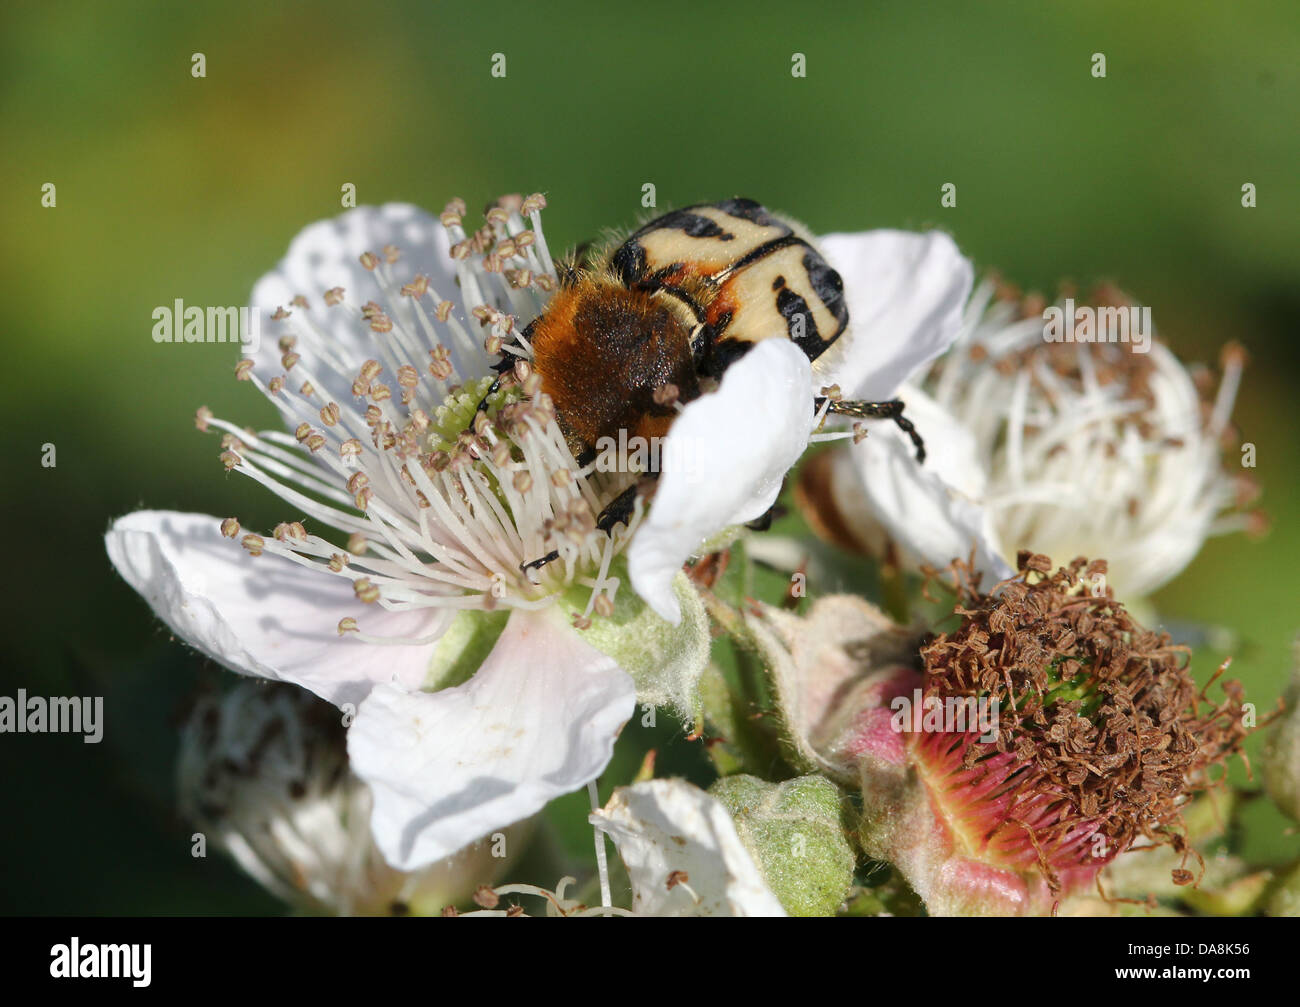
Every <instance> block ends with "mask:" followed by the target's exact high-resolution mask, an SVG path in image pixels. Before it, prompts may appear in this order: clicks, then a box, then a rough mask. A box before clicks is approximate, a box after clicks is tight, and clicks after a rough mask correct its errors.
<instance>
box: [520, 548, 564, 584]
mask: <svg viewBox="0 0 1300 1007" xmlns="http://www.w3.org/2000/svg"><path fill="white" fill-rule="evenodd" d="M559 558H560V550H559V549H552V550H551V551H550V552H548V553H547V554H546V555H545V556H543V557H542V558H541V559H530V560H529V561H528V562H527V563H520V564H519V572H520V573H522V574H523V575H524V576H525V577H527V578H528V579H529V580H531V579H532V578H531V577H528V572H529V571H530V570H540V569H541V568H542V567H544V566H546V564H547V563H554V562H555V561H556V560H557V559H559Z"/></svg>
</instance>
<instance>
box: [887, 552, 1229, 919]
mask: <svg viewBox="0 0 1300 1007" xmlns="http://www.w3.org/2000/svg"><path fill="white" fill-rule="evenodd" d="M1018 566H1019V570H1020V572H1019V574H1018V576H1017V577H1016V578H1014V579H1012V580H1010V581H1007V582H1004V583H1003V584H1001V585H999V587H998V589H997V590H995V591H993V592H992V593H989V594H980V593H978V591H977V589H975V588H974V587H972V582H971V580H970V579H969V578H968V576H967V575H968V574H969V571H968V570H964V569H961V568H960V566H959V565H955V567H954V569H955V572H956V573H957V574H958V576H957V577H956V579H955V582H956V590H957V593H958V605H957V607H956V613H957V614H958V615H960V616H961V617H962V623H961V626H960V627H959V628H958V629H956V630H954V631H953V632H951V633H944V634H942V635H940V636H938V637H936V638H935V639H934V640H933V641H931V642H930V643H928V644H927V645H926V646H924V647H923V648H922V650H921V657H922V660H923V662H924V685H923V690H924V693H925V695H926V696H927V698H928V697H931V696H933V697H936V698H939V699H941V700H947V699H948V698H950V697H952V698H967V697H973V698H975V699H977V700H979V701H980V702H983V703H988V704H992V705H994V707H995V709H996V710H997V713H998V728H997V731H996V737H995V738H994V739H992V740H987V739H986V738H983V739H982V736H981V735H980V733H979V732H978V730H975V729H972V730H966V731H922V732H917V733H912V734H909V735H908V738H907V742H908V746H909V754H910V757H911V760H912V761H913V762H914V764H915V765H917V767H918V769H919V771H920V773H921V776H922V778H923V779H924V781H925V783H926V785H927V787H928V790H929V793H930V797H931V801H932V803H933V805H934V808H935V811H936V813H937V815H938V817H939V818H940V819H941V820H942V821H943V822H945V823H946V824H947V825H948V827H949V829H950V830H951V832H952V834H953V835H952V838H953V841H954V844H955V845H956V846H957V847H958V848H959V849H960V850H961V851H962V853H963V855H965V856H969V857H972V858H974V859H977V860H979V861H981V862H983V863H986V864H989V865H992V866H997V867H1002V868H1007V869H1011V870H1013V871H1016V872H1021V873H1024V872H1031V871H1033V870H1034V869H1036V868H1037V869H1039V870H1041V872H1042V874H1043V876H1044V877H1045V878H1046V880H1047V883H1048V886H1049V888H1050V890H1051V892H1052V893H1053V895H1056V896H1059V895H1060V894H1061V893H1062V892H1067V891H1069V890H1072V889H1075V888H1077V887H1079V885H1080V884H1081V883H1086V882H1088V881H1091V880H1092V879H1094V878H1095V877H1096V875H1097V873H1098V872H1099V871H1100V869H1101V868H1102V867H1103V866H1104V865H1105V864H1106V863H1108V862H1109V861H1110V860H1112V859H1113V858H1114V857H1115V856H1117V855H1118V854H1119V853H1122V852H1123V851H1125V850H1127V849H1128V848H1129V847H1130V846H1131V845H1132V844H1133V843H1134V842H1135V841H1136V840H1138V839H1140V838H1141V839H1145V840H1147V841H1149V842H1152V843H1156V844H1164V843H1169V844H1172V845H1174V847H1175V849H1177V850H1179V852H1183V853H1184V854H1185V855H1184V857H1183V864H1181V865H1180V871H1181V872H1182V873H1183V876H1184V878H1185V880H1186V881H1189V882H1190V881H1191V880H1192V878H1193V875H1192V874H1191V873H1190V872H1187V871H1186V870H1185V864H1186V861H1187V858H1188V857H1189V856H1195V854H1194V851H1192V850H1191V849H1190V848H1189V847H1187V846H1186V845H1185V843H1184V842H1183V840H1182V835H1181V832H1180V829H1181V824H1182V823H1181V808H1182V806H1183V804H1184V803H1185V801H1186V798H1187V797H1188V795H1189V794H1190V793H1192V792H1194V791H1196V790H1200V789H1204V788H1205V787H1207V786H1209V785H1211V784H1212V783H1213V782H1214V781H1213V780H1212V779H1211V772H1210V770H1211V768H1212V767H1213V766H1214V765H1216V764H1219V763H1222V762H1223V761H1224V759H1225V758H1226V757H1227V756H1228V755H1229V754H1230V753H1232V752H1235V751H1237V750H1238V749H1239V747H1240V744H1241V741H1242V739H1243V738H1244V737H1245V735H1246V734H1247V733H1249V729H1248V728H1247V727H1246V726H1245V722H1244V718H1243V709H1242V707H1243V704H1242V690H1241V686H1240V684H1239V683H1237V682H1235V681H1228V682H1225V683H1223V686H1222V689H1223V692H1224V694H1225V698H1224V699H1223V700H1222V701H1221V702H1219V703H1217V704H1214V703H1211V702H1210V701H1209V700H1207V698H1206V690H1205V689H1198V688H1197V686H1196V683H1195V681H1194V680H1193V678H1192V675H1191V673H1190V671H1189V669H1188V663H1189V661H1188V652H1187V648H1185V647H1181V646H1175V645H1173V644H1171V642H1170V640H1169V637H1168V636H1167V635H1166V634H1163V633H1156V632H1152V631H1150V630H1147V629H1145V628H1143V627H1142V626H1140V625H1139V624H1138V623H1137V622H1135V621H1134V620H1133V618H1132V616H1130V615H1129V613H1128V612H1127V611H1126V610H1125V608H1124V606H1123V605H1122V604H1120V603H1119V602H1117V601H1116V600H1115V599H1114V597H1113V595H1112V592H1111V591H1110V589H1109V588H1108V587H1107V586H1106V585H1105V580H1104V575H1105V571H1106V564H1105V563H1104V562H1102V561H1093V562H1091V563H1090V562H1088V561H1087V560H1085V559H1082V558H1080V559H1076V560H1074V561H1073V562H1071V563H1070V564H1069V565H1068V566H1064V567H1060V568H1058V569H1057V570H1056V571H1055V572H1054V573H1053V572H1051V562H1050V561H1049V560H1048V558H1047V557H1045V556H1042V555H1033V554H1030V553H1027V552H1024V553H1021V555H1020V556H1019V560H1018ZM1225 668H1226V663H1225V665H1224V667H1223V668H1220V669H1219V672H1218V673H1216V674H1215V676H1214V678H1213V679H1211V681H1213V680H1214V679H1217V678H1218V677H1219V675H1220V674H1221V673H1222V672H1223V670H1224V669H1225ZM1206 688H1208V685H1207V687H1206Z"/></svg>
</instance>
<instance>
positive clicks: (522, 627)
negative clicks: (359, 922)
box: [348, 611, 636, 870]
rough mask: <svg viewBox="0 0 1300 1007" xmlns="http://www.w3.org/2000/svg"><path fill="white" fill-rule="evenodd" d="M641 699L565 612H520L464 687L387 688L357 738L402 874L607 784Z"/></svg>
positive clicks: (364, 713)
mask: <svg viewBox="0 0 1300 1007" xmlns="http://www.w3.org/2000/svg"><path fill="white" fill-rule="evenodd" d="M635 702H636V689H635V686H634V685H633V683H632V679H631V677H630V676H629V675H628V674H627V673H626V672H624V671H623V670H622V669H620V668H619V667H618V665H617V664H615V663H614V661H613V660H611V659H610V658H608V657H606V656H605V655H603V654H601V653H599V652H598V651H596V650H594V649H593V648H592V647H591V646H590V645H588V644H587V643H585V642H584V641H583V639H582V637H581V635H580V634H579V633H578V632H577V631H576V630H574V629H572V628H571V627H570V626H568V625H567V624H565V623H564V622H563V621H561V620H560V619H558V618H557V617H556V615H555V613H554V612H550V611H546V612H525V611H516V612H514V613H513V614H512V615H511V616H510V620H509V622H508V623H507V624H506V628H505V630H504V632H503V633H502V634H501V637H500V639H499V640H498V641H497V644H496V646H495V647H494V648H493V650H492V653H491V654H490V655H489V656H488V659H487V660H486V661H484V662H483V665H482V666H481V667H480V668H479V670H478V671H477V672H476V673H475V674H474V677H473V678H471V679H470V680H469V681H468V682H466V683H465V684H464V685H459V686H457V687H455V688H453V689H443V690H442V691H441V692H434V693H423V692H422V693H407V692H403V691H402V690H400V689H395V688H391V687H387V686H377V687H376V688H375V690H374V691H373V692H372V693H371V694H370V697H369V698H368V699H367V700H366V701H365V702H364V703H362V704H361V709H360V710H359V711H358V712H357V719H356V721H355V722H354V723H353V725H352V727H351V729H350V730H349V731H348V756H349V758H350V759H351V761H352V769H353V771H354V772H355V773H356V774H357V775H358V776H360V777H361V778H362V779H363V780H365V781H366V782H367V783H368V784H369V785H370V787H371V790H372V791H373V792H374V796H375V809H374V813H373V815H372V816H371V829H372V831H373V832H374V835H375V842H376V843H377V844H378V845H379V848H380V850H382V851H383V854H384V856H385V858H386V859H387V860H388V862H389V863H390V864H392V865H393V866H394V867H397V868H400V869H402V870H412V869H414V868H416V867H421V866H423V865H425V864H428V863H432V862H433V861H435V860H441V859H442V858H443V857H446V856H449V855H450V854H452V853H454V852H455V851H456V850H458V849H460V848H461V847H462V846H464V845H465V844H466V843H470V842H473V841H474V840H475V839H477V838H479V837H480V836H483V835H486V834H487V833H490V832H492V831H493V830H494V829H499V828H502V827H504V826H506V825H509V824H511V823H512V822H517V821H519V820H520V819H522V818H526V817H527V816H529V815H531V814H533V813H534V812H536V811H538V810H539V809H541V808H542V806H543V805H545V804H546V802H547V801H549V800H551V798H553V797H558V796H560V795H561V794H567V793H569V792H570V791H573V790H576V789H577V788H578V787H581V786H582V785H583V784H585V783H587V782H588V781H590V780H593V779H595V778H596V776H597V775H599V773H600V772H601V770H602V769H604V768H605V764H606V763H607V762H609V757H610V753H611V752H612V751H613V748H614V739H615V738H617V737H618V732H619V731H620V730H621V729H622V727H623V725H624V724H625V723H626V722H627V719H628V718H629V717H630V716H631V715H632V712H633V710H634V707H635Z"/></svg>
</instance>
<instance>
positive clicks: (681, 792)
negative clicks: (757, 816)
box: [591, 780, 786, 916]
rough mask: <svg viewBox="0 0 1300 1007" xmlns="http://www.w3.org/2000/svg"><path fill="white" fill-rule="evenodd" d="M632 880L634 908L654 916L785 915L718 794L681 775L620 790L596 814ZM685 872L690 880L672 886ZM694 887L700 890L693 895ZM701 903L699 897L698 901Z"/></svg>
mask: <svg viewBox="0 0 1300 1007" xmlns="http://www.w3.org/2000/svg"><path fill="white" fill-rule="evenodd" d="M591 824H592V825H594V826H596V827H597V828H598V829H600V830H601V831H602V832H605V833H607V834H608V835H609V837H610V838H611V839H613V840H614V844H615V845H616V846H617V847H618V854H619V856H620V857H621V858H622V860H623V863H624V864H625V865H627V872H628V875H629V876H630V877H631V879H632V909H633V910H634V911H636V912H638V913H643V914H645V915H649V916H784V915H786V913H785V910H784V909H782V908H781V903H780V902H779V901H777V898H776V896H775V895H773V894H772V892H771V891H770V890H769V889H768V887H767V884H766V883H765V882H764V881H763V875H762V873H761V872H760V871H759V869H758V865H757V864H755V863H754V859H753V857H751V856H750V855H749V851H748V850H747V849H745V845H744V843H742V842H741V839H740V836H739V835H738V834H737V832H736V826H735V825H734V824H733V823H732V820H731V815H729V814H728V813H727V809H726V808H724V807H723V806H722V804H721V802H719V801H718V800H717V799H716V798H713V797H710V796H709V795H708V794H707V793H705V792H704V791H703V790H700V789H699V788H698V787H694V786H691V784H689V783H686V782H685V781H683V780H650V781H649V782H647V783H638V784H636V785H635V786H631V787H619V788H618V789H617V790H615V791H614V795H613V796H612V797H611V798H610V800H609V803H608V804H607V805H605V807H604V808H603V809H602V810H601V811H598V812H596V813H595V814H593V815H592V816H591ZM677 871H680V872H682V873H683V874H685V876H686V885H688V886H689V888H690V890H689V891H688V890H687V888H686V887H685V886H683V885H680V884H679V885H674V886H673V887H672V888H669V887H668V878H669V875H671V874H673V873H674V872H677ZM691 892H694V893H695V896H692V894H691ZM695 897H698V898H699V901H698V902H696V898H695Z"/></svg>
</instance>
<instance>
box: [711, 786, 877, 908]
mask: <svg viewBox="0 0 1300 1007" xmlns="http://www.w3.org/2000/svg"><path fill="white" fill-rule="evenodd" d="M709 793H711V794H712V795H713V796H714V797H716V798H717V799H718V800H720V801H721V802H722V804H723V806H725V807H726V809H727V810H728V811H729V812H730V813H731V816H732V818H733V820H734V821H735V823H736V831H737V832H738V833H739V834H740V838H741V841H742V842H743V843H744V844H745V846H746V848H748V850H749V852H750V855H751V856H752V857H753V858H754V861H755V862H756V863H757V864H758V866H759V870H761V871H762V873H763V879H764V881H766V882H767V887H768V888H769V889H771V891H772V893H773V894H774V895H776V897H777V898H778V899H780V900H781V905H782V906H784V907H785V910H786V912H788V913H789V914H790V915H791V916H829V915H832V914H833V913H834V912H835V911H836V910H837V909H838V908H839V906H840V904H841V903H842V902H843V901H844V896H845V893H846V892H847V891H848V890H849V888H850V886H851V885H852V884H853V868H854V854H853V847H852V845H851V844H850V843H849V840H848V837H847V835H846V834H845V830H844V825H843V824H842V820H843V817H844V814H843V809H842V805H841V797H840V792H839V789H838V788H837V787H836V786H835V784H833V783H831V782H830V780H828V779H826V778H825V777H824V776H802V777H799V778H798V779H794V780H787V781H785V782H784V783H767V782H765V781H763V780H760V779H758V778H757V777H754V776H727V777H724V778H723V779H721V780H719V781H718V782H717V783H715V784H714V785H713V786H712V787H711V788H710V790H709Z"/></svg>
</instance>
